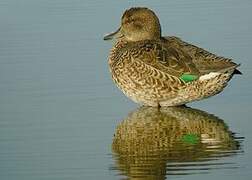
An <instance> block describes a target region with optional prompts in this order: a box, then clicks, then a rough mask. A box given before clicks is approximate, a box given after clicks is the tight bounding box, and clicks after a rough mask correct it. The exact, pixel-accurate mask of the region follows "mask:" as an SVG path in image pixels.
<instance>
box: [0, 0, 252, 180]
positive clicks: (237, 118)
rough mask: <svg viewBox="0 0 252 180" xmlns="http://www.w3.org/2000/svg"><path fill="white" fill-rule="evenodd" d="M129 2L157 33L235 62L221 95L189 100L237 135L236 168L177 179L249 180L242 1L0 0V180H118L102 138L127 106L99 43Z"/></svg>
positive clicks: (249, 64) (247, 7)
mask: <svg viewBox="0 0 252 180" xmlns="http://www.w3.org/2000/svg"><path fill="white" fill-rule="evenodd" d="M131 6H147V7H149V8H152V9H153V10H154V11H155V12H156V14H157V15H158V16H159V17H160V22H161V24H162V30H163V34H165V35H176V36H179V37H181V38H183V39H184V40H186V41H189V42H191V43H194V44H196V45H199V46H201V47H203V48H206V49H208V50H210V51H211V52H214V53H217V54H220V55H223V56H226V57H230V58H233V59H235V61H236V62H237V63H242V66H241V67H240V70H241V71H242V72H243V73H244V75H243V76H236V77H234V78H233V80H232V81H231V82H230V84H229V86H228V87H227V88H226V89H225V92H223V93H222V94H220V95H218V96H215V97H213V98H211V99H208V100H204V101H201V102H195V103H192V104H190V106H192V107H195V108H198V109H202V110H205V111H207V112H209V113H212V114H215V115H217V116H219V117H220V118H221V119H224V120H225V122H226V123H227V124H228V125H229V127H230V129H231V130H232V131H234V132H237V133H239V136H244V137H245V140H244V142H243V150H244V154H241V155H238V156H234V157H232V161H234V162H236V163H237V164H238V165H239V166H240V168H238V169H234V170H221V171H218V170H214V171H212V172H210V173H209V174H206V175H192V176H181V177H180V179H193V180H196V179H203V178H204V179H205V180H207V179H209V180H210V179H238V178H241V179H251V177H252V174H251V173H252V168H251V167H252V163H251V162H252V153H251V152H252V150H251V148H252V140H251V138H252V131H251V124H252V123H251V116H252V111H251V110H252V109H251V101H252V98H251V95H252V91H251V89H252V88H251V87H252V85H251V78H252V72H251V68H252V60H251V51H252V49H251V48H252V23H251V17H252V1H251V0H241V1H238V0H222V1H220V0H211V1H202V0H194V1H188V0H183V1H182V0H176V1H161V0H156V1H132V2H126V1H104V0H100V1H94V0H88V1H84V0H71V1H68V0H22V1H18V0H1V1H0V179H1V180H16V179H19V180H21V179H24V180H28V179H32V180H35V179H104V180H105V179H108V180H111V179H120V175H119V174H120V172H117V171H113V170H110V169H111V168H110V167H112V166H114V160H113V158H112V155H111V142H112V138H113V134H114V131H115V128H116V126H117V124H118V123H119V122H120V121H121V120H122V119H123V118H124V117H126V116H127V114H128V113H129V112H130V111H132V110H134V109H135V108H136V107H137V105H136V104H134V103H133V102H131V101H130V100H128V99H127V98H126V97H124V95H122V93H121V92H120V91H119V90H118V89H117V88H116V87H115V86H114V84H113V82H112V81H111V79H110V74H109V70H108V65H107V56H108V53H109V49H110V48H111V46H112V44H111V42H104V41H103V40H102V37H103V35H104V34H106V33H108V32H111V31H113V30H115V29H116V28H117V27H118V25H119V23H120V17H121V15H122V13H123V11H124V10H125V9H126V8H129V7H131ZM169 178H171V179H172V177H169ZM169 178H168V179H169ZM174 178H175V177H174Z"/></svg>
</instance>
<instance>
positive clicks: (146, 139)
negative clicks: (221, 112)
mask: <svg viewBox="0 0 252 180" xmlns="http://www.w3.org/2000/svg"><path fill="white" fill-rule="evenodd" d="M241 139H242V138H241ZM240 143H241V142H240V140H239V139H238V138H235V137H234V133H232V132H231V131H230V130H229V129H228V127H227V125H226V124H225V123H224V121H223V120H221V119H219V118H218V117H216V116H214V115H211V114H208V113H206V112H204V111H201V110H197V109H192V108H188V107H162V108H155V107H141V108H139V109H137V110H136V111H134V112H132V113H130V114H129V115H128V117H127V118H125V119H124V120H123V121H122V122H121V123H120V124H119V125H118V126H117V128H116V132H115V135H114V139H113V143H112V151H113V156H114V159H115V163H116V164H115V167H113V168H112V169H116V170H119V171H120V174H122V175H125V176H126V177H127V178H128V179H165V178H166V176H167V175H187V174H195V173H208V172H209V171H210V170H211V169H227V168H237V165H235V164H233V163H230V162H225V161H224V160H225V159H222V158H224V157H227V156H233V155H235V154H237V153H239V152H241V150H240V147H241V146H240ZM220 159H222V161H221V162H220Z"/></svg>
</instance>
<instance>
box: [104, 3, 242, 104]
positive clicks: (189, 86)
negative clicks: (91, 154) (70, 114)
mask: <svg viewBox="0 0 252 180" xmlns="http://www.w3.org/2000/svg"><path fill="white" fill-rule="evenodd" d="M113 37H114V38H115V39H116V42H115V45H114V47H113V48H112V50H111V53H110V56H109V67H110V71H111V74H112V79H113V80H114V82H115V83H116V85H117V86H118V87H119V89H121V90H122V92H123V93H124V94H125V95H126V96H128V97H129V98H130V99H132V100H133V101H135V102H136V103H140V104H143V105H147V106H177V105H182V104H186V103H188V102H191V101H195V100H200V99H203V98H207V97H210V96H213V95H215V94H218V93H220V92H221V91H222V90H223V89H224V87H225V86H226V85H227V82H228V81H229V80H230V79H231V78H232V76H233V75H234V74H240V72H239V71H238V70H237V69H236V68H237V67H238V66H239V64H236V63H234V62H232V60H231V59H228V58H224V57H221V56H217V55H215V54H212V53H210V52H208V51H206V50H204V49H202V48H199V47H197V46H194V45H192V44H189V43H187V42H184V41H182V40H181V39H179V38H178V37H172V36H171V37H163V36H161V26H160V23H159V19H158V17H157V16H156V14H155V13H154V12H153V11H152V10H150V9H148V8H139V7H138V8H131V9H129V10H126V11H125V12H124V14H123V16H122V19H121V26H120V28H119V29H118V30H117V31H116V32H114V33H111V34H109V35H107V36H105V37H104V40H108V39H112V38H113Z"/></svg>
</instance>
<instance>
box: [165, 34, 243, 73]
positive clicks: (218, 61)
mask: <svg viewBox="0 0 252 180" xmlns="http://www.w3.org/2000/svg"><path fill="white" fill-rule="evenodd" d="M165 40H166V41H167V43H168V44H170V45H171V46H173V47H175V48H178V49H181V50H183V51H184V52H186V53H188V54H189V55H190V56H191V57H192V61H193V63H194V64H195V66H196V67H197V69H198V70H199V71H200V73H201V74H208V73H210V72H221V71H223V70H225V69H229V68H234V69H235V68H236V67H237V66H239V65H238V64H236V63H234V62H232V59H229V58H225V57H221V56H217V55H215V54H213V53H210V52H208V51H206V50H204V49H202V48H199V47H197V46H194V45H192V44H190V43H187V42H184V41H182V40H181V39H180V38H178V37H174V36H170V37H165ZM236 71H237V73H238V72H239V71H238V70H236ZM239 73H240V72H239Z"/></svg>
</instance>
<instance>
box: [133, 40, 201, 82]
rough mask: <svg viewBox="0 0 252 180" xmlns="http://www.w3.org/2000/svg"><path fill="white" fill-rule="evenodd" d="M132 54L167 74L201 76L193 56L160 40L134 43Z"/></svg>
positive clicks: (134, 57) (137, 59) (177, 76)
mask: <svg viewBox="0 0 252 180" xmlns="http://www.w3.org/2000/svg"><path fill="white" fill-rule="evenodd" d="M130 49H131V52H130V54H131V56H132V58H133V59H134V60H135V61H140V62H142V63H144V64H145V65H148V66H151V67H152V68H155V69H157V70H158V71H161V72H163V73H165V74H168V75H170V76H173V77H176V78H180V77H181V76H182V75H184V74H188V75H194V76H196V77H198V76H199V74H200V73H199V70H198V69H197V68H196V66H195V64H194V63H193V61H192V58H191V56H190V55H189V54H188V53H185V52H184V51H181V50H179V49H178V48H173V47H172V46H167V45H166V44H165V43H163V42H159V41H148V40H147V41H143V42H139V43H134V45H133V47H131V48H130Z"/></svg>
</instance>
